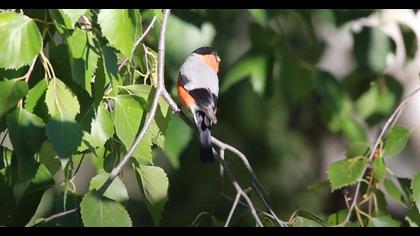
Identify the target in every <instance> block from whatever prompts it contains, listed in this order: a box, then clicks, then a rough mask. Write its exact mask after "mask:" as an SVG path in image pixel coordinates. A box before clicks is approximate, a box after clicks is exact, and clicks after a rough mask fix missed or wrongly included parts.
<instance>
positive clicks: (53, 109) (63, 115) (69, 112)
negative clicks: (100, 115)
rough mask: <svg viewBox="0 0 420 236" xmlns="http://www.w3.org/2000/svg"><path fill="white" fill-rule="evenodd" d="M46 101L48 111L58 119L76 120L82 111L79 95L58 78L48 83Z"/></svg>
mask: <svg viewBox="0 0 420 236" xmlns="http://www.w3.org/2000/svg"><path fill="white" fill-rule="evenodd" d="M45 103H46V104H47V107H48V113H49V114H50V115H51V116H52V117H54V118H56V119H58V120H63V121H64V120H70V121H71V120H74V118H75V117H76V115H77V113H79V111H80V106H79V101H78V100H77V97H76V96H75V95H74V94H73V92H72V91H71V90H70V89H69V88H68V87H67V86H66V85H65V84H64V83H63V82H62V81H61V80H59V79H57V78H54V79H52V80H51V81H50V84H49V85H48V88H47V94H46V95H45Z"/></svg>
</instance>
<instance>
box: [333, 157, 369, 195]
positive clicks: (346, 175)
mask: <svg viewBox="0 0 420 236" xmlns="http://www.w3.org/2000/svg"><path fill="white" fill-rule="evenodd" d="M366 165H367V160H366V159H365V158H363V157H355V158H352V159H344V160H339V161H336V162H334V163H333V164H331V165H330V166H329V168H328V171H327V173H328V179H329V181H330V183H331V191H334V190H336V189H339V188H342V187H344V186H347V185H350V184H353V183H355V182H356V181H357V180H358V179H359V178H360V177H361V176H362V175H363V170H364V168H365V166H366Z"/></svg>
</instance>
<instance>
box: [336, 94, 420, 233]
mask: <svg viewBox="0 0 420 236" xmlns="http://www.w3.org/2000/svg"><path fill="white" fill-rule="evenodd" d="M418 92H420V87H419V88H417V89H415V90H414V91H413V92H411V93H410V94H409V95H408V96H407V97H406V98H405V99H404V100H403V101H402V102H401V103H400V104H399V105H398V107H397V108H396V109H395V111H394V112H393V113H392V115H391V116H390V117H389V118H388V120H387V121H386V123H385V125H384V127H383V128H382V131H381V133H380V134H379V136H378V138H377V139H376V141H375V144H374V145H373V147H372V149H371V152H370V155H369V161H372V160H373V157H374V155H375V150H376V149H377V148H378V146H379V144H380V142H381V141H382V139H383V137H384V136H385V134H386V133H387V132H388V130H389V129H391V128H392V127H393V126H394V125H395V123H396V121H397V120H398V117H399V116H400V115H401V112H402V110H403V109H404V108H405V105H406V103H407V102H408V101H409V100H410V99H411V98H412V97H413V96H414V95H416V94H417V93H418ZM367 169H368V166H367V165H366V166H365V167H364V169H363V172H362V173H363V174H362V175H361V176H360V178H359V180H358V182H357V185H356V190H355V192H354V195H353V199H352V203H351V205H350V208H349V212H348V214H347V217H346V219H345V220H344V221H343V222H342V223H341V224H339V225H341V226H344V225H345V224H346V223H347V222H348V221H349V220H350V217H351V214H352V212H353V210H354V208H355V207H356V204H357V199H358V198H359V192H360V186H361V183H362V179H363V176H364V175H365V173H366V170H367Z"/></svg>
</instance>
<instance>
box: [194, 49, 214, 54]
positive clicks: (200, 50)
mask: <svg viewBox="0 0 420 236" xmlns="http://www.w3.org/2000/svg"><path fill="white" fill-rule="evenodd" d="M193 53H197V54H200V55H209V54H214V55H217V52H216V50H215V49H214V48H212V47H201V48H197V49H196V50H195V51H194V52H193Z"/></svg>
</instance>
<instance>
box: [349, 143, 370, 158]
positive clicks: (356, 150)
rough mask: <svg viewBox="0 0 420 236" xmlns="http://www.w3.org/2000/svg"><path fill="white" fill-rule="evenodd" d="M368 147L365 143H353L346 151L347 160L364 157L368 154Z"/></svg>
mask: <svg viewBox="0 0 420 236" xmlns="http://www.w3.org/2000/svg"><path fill="white" fill-rule="evenodd" d="M369 150H370V148H369V145H368V144H367V143H366V142H362V141H355V142H352V143H351V144H350V147H349V148H348V149H347V151H346V157H347V158H353V157H359V156H366V155H367V154H369Z"/></svg>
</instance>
